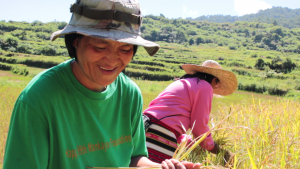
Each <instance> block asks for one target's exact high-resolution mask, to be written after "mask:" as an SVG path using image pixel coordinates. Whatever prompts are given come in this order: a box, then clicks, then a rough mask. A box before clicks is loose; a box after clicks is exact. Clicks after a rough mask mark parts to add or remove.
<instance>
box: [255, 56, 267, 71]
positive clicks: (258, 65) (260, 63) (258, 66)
mask: <svg viewBox="0 0 300 169" xmlns="http://www.w3.org/2000/svg"><path fill="white" fill-rule="evenodd" d="M254 67H255V68H256V69H258V70H265V61H264V60H263V59H261V58H259V59H257V60H256V63H255V66H254Z"/></svg>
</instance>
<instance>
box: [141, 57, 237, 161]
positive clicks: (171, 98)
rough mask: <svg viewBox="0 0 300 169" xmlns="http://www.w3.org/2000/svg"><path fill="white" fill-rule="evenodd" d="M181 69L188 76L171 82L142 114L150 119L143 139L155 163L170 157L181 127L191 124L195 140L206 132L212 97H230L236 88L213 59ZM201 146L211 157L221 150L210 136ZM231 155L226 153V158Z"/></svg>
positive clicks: (178, 138)
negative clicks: (211, 154)
mask: <svg viewBox="0 0 300 169" xmlns="http://www.w3.org/2000/svg"><path fill="white" fill-rule="evenodd" d="M182 68H183V69H184V70H185V72H186V73H187V74H185V75H184V76H182V77H181V78H180V79H179V80H176V81H175V82H173V83H171V84H170V85H169V86H168V87H167V88H166V89H165V90H164V91H162V92H161V93H160V94H159V95H158V96H157V97H156V98H155V99H154V100H152V101H151V102H150V104H149V107H148V108H147V109H146V110H145V111H144V112H143V114H144V115H146V116H147V117H148V118H149V119H150V122H149V123H150V126H149V128H148V130H147V132H146V140H147V148H148V152H149V158H150V160H152V161H155V162H161V161H163V160H165V159H170V158H172V156H173V154H174V152H175V150H176V148H177V142H180V140H181V139H183V137H184V135H183V134H185V131H184V129H183V128H182V125H183V126H184V128H185V129H186V130H187V129H190V128H191V127H192V126H193V125H194V128H193V130H192V134H193V135H194V137H195V138H196V137H198V136H200V135H202V134H204V133H205V132H207V131H209V127H208V121H209V115H210V112H211V103H212V99H213V94H218V95H224V96H225V95H230V94H232V93H233V92H234V91H235V90H236V88H237V78H236V76H235V74H234V73H232V72H230V71H227V70H224V69H222V68H221V66H220V65H219V64H218V63H217V62H215V61H213V60H207V61H205V62H204V63H203V64H202V65H194V64H184V65H182ZM147 117H146V118H147ZM194 123H195V124H194ZM200 146H201V147H202V148H204V149H206V150H208V151H209V152H212V153H214V154H218V153H219V152H220V151H221V149H220V147H219V146H218V145H217V144H215V143H214V140H213V138H212V136H211V134H210V135H208V136H207V137H206V139H205V140H204V141H203V142H202V143H201V144H200ZM230 156H231V155H230V152H229V151H227V153H225V159H226V160H228V159H229V157H230Z"/></svg>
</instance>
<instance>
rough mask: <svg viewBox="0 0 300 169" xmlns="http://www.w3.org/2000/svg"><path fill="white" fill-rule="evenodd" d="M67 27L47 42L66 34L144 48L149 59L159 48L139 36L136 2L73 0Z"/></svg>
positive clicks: (138, 6) (140, 19)
mask: <svg viewBox="0 0 300 169" xmlns="http://www.w3.org/2000/svg"><path fill="white" fill-rule="evenodd" d="M70 11H71V12H72V13H73V14H72V17H71V20H70V22H69V24H68V25H67V26H66V27H65V28H64V29H62V30H59V31H56V32H54V33H53V34H52V35H51V37H50V39H51V41H54V40H55V39H56V38H57V37H59V36H61V35H66V34H82V35H85V36H92V37H96V38H102V39H110V40H115V41H119V42H123V43H129V44H133V45H138V46H143V47H144V48H145V49H146V51H147V52H148V54H149V55H150V56H153V55H154V54H155V53H156V52H157V51H158V50H159V45H158V44H156V43H154V42H151V41H148V40H145V39H143V38H142V36H141V31H140V27H141V25H142V14H141V8H140V4H139V1H138V0H76V3H74V4H73V5H71V8H70Z"/></svg>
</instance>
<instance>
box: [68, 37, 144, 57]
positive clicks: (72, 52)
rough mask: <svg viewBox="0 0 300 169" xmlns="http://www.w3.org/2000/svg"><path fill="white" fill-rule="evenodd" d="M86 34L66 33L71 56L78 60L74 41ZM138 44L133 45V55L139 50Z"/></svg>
mask: <svg viewBox="0 0 300 169" xmlns="http://www.w3.org/2000/svg"><path fill="white" fill-rule="evenodd" d="M83 36H84V35H81V34H77V33H72V34H67V35H65V44H66V47H67V49H68V53H69V56H70V57H71V58H75V60H76V61H77V55H76V48H75V47H74V46H73V41H74V40H75V39H77V38H82V37H83ZM137 48H138V46H137V45H133V56H134V55H135V54H136V52H137Z"/></svg>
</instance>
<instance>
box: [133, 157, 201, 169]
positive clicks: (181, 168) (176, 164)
mask: <svg viewBox="0 0 300 169" xmlns="http://www.w3.org/2000/svg"><path fill="white" fill-rule="evenodd" d="M130 167H153V168H155V167H158V168H160V167H161V168H162V169H200V167H201V164H200V163H192V162H187V161H182V162H180V161H178V160H175V159H168V160H165V161H163V162H162V163H161V164H158V163H155V162H153V161H151V160H149V159H148V158H147V157H144V156H137V157H133V158H131V163H130Z"/></svg>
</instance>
